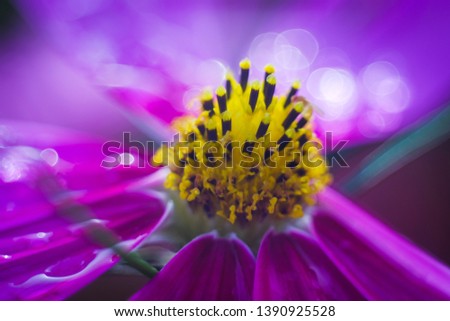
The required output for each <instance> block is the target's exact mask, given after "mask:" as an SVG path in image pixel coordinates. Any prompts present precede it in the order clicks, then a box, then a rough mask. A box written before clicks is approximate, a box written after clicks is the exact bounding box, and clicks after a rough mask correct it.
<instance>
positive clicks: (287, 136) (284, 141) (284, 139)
mask: <svg viewBox="0 0 450 321" xmlns="http://www.w3.org/2000/svg"><path fill="white" fill-rule="evenodd" d="M294 133H295V130H293V129H292V128H290V129H288V130H287V131H286V132H285V133H284V134H283V136H281V138H280V139H279V140H278V142H277V145H278V151H279V152H281V151H283V150H284V149H285V148H286V147H287V146H288V145H289V143H290V142H291V138H292V136H293V135H294Z"/></svg>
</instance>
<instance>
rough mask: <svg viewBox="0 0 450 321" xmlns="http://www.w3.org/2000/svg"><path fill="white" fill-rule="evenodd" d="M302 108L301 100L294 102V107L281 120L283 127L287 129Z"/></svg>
mask: <svg viewBox="0 0 450 321" xmlns="http://www.w3.org/2000/svg"><path fill="white" fill-rule="evenodd" d="M302 110H303V102H299V103H297V104H295V106H294V108H292V109H291V111H290V112H289V114H288V115H287V116H286V118H285V120H284V122H283V128H284V129H288V128H289V126H291V124H292V123H293V122H294V120H295V119H296V118H297V117H298V115H300V113H301V112H302Z"/></svg>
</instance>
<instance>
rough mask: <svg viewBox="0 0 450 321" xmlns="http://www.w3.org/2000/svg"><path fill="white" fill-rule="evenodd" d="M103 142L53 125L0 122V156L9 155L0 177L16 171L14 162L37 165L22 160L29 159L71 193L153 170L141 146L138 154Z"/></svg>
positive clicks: (105, 185)
mask: <svg viewBox="0 0 450 321" xmlns="http://www.w3.org/2000/svg"><path fill="white" fill-rule="evenodd" d="M104 143H105V146H106V144H107V143H108V142H102V141H100V140H98V139H93V138H91V137H87V136H86V135H83V134H80V133H78V132H75V131H70V130H67V129H62V128H58V127H54V126H48V125H41V124H35V123H28V122H7V121H1V122H0V145H1V146H2V147H3V148H2V151H1V153H2V155H9V156H8V159H5V158H4V156H3V157H2V167H1V172H2V173H3V174H2V177H5V175H6V173H7V172H9V173H12V171H13V170H14V169H16V170H19V168H18V166H17V162H21V163H23V162H28V165H27V166H28V167H32V166H35V165H36V162H34V163H30V162H29V160H30V159H29V160H28V161H25V158H30V157H31V158H33V159H34V161H43V162H44V163H46V164H47V165H48V167H49V170H50V171H51V172H53V173H54V174H56V175H58V176H59V178H60V180H61V183H62V184H63V185H64V187H66V188H68V189H72V190H88V189H90V190H92V189H100V188H105V187H109V186H111V185H116V184H125V183H126V182H129V181H132V180H135V179H138V178H142V177H144V176H146V175H149V174H151V173H153V172H154V171H155V170H156V169H155V168H154V167H152V166H151V165H150V156H149V155H151V154H152V152H153V150H147V146H144V145H143V144H142V146H141V148H139V152H138V148H136V147H132V146H129V147H128V146H124V143H123V142H114V144H115V145H111V146H110V147H107V146H106V147H105V146H103V144H104ZM119 143H120V145H118V144H119ZM136 143H138V142H136ZM13 158H14V159H13ZM14 163H16V165H15V166H13V164H14ZM22 172H23V169H22ZM16 174H18V172H17V173H16ZM22 174H24V173H22ZM8 175H11V174H8ZM27 180H28V178H27V177H23V176H22V177H20V178H19V177H17V178H16V179H14V181H15V182H24V181H27ZM3 181H4V180H3ZM11 185H12V184H11Z"/></svg>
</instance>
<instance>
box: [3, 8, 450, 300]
mask: <svg viewBox="0 0 450 321" xmlns="http://www.w3.org/2000/svg"><path fill="white" fill-rule="evenodd" d="M449 16H450V5H449V4H448V2H447V1H434V2H429V1H394V0H392V1H371V2H360V1H337V0H335V1H249V2H246V3H245V4H242V3H240V2H238V1H215V2H211V1H190V2H187V3H183V4H181V3H177V2H172V1H165V2H156V1H106V0H95V1H94V0H92V1H88V0H83V1H81V0H80V1H68V0H64V1H41V0H38V1H33V2H32V3H31V2H30V1H28V2H27V1H17V2H12V1H5V0H4V1H2V2H0V75H1V78H0V119H1V120H15V121H27V122H37V123H42V124H48V125H52V126H53V125H56V126H61V127H64V128H68V129H71V130H75V131H80V132H83V133H86V134H89V135H92V136H95V137H98V138H100V139H104V140H106V139H114V138H118V137H121V135H122V132H124V131H130V132H132V133H133V134H134V135H135V136H134V137H136V138H139V139H146V135H147V134H148V132H147V131H146V129H145V125H144V126H142V123H140V122H139V121H137V122H136V119H133V117H132V116H130V115H132V114H133V112H135V111H136V110H138V111H141V109H145V110H146V111H148V112H149V113H150V114H151V115H153V116H152V118H153V119H156V120H157V121H158V122H160V123H162V124H165V123H168V122H170V119H171V117H170V115H178V114H180V113H182V112H193V111H195V109H196V108H197V106H196V105H195V103H194V102H193V98H194V97H196V95H198V93H199V92H200V91H201V90H202V89H203V88H204V87H205V86H216V85H217V84H219V83H220V82H221V81H223V77H224V75H225V73H226V71H227V69H228V68H231V69H232V70H234V71H236V70H237V66H238V63H239V61H240V60H241V59H242V58H243V57H246V56H247V57H249V58H250V59H251V60H252V76H253V77H261V75H262V73H263V68H264V66H265V65H266V64H267V63H273V64H274V65H275V66H276V67H277V77H278V78H277V79H278V80H279V81H278V82H279V88H278V90H283V89H285V88H287V87H288V86H289V84H290V83H291V82H292V81H293V80H296V79H299V80H300V81H301V82H302V94H304V95H305V96H307V97H308V98H309V99H310V100H311V101H313V102H314V104H315V105H316V106H317V109H318V110H317V117H316V119H317V123H318V124H317V126H318V131H319V132H322V133H323V132H325V131H332V132H333V134H334V137H335V139H343V140H348V143H347V145H346V146H345V150H344V156H345V160H346V161H347V162H348V164H349V167H348V168H339V167H337V166H334V167H332V169H331V170H332V172H333V174H334V176H335V183H334V187H335V188H336V189H338V190H340V191H342V192H343V193H345V194H347V195H348V196H349V197H350V198H352V199H353V200H354V201H355V202H356V203H358V204H359V205H361V206H362V207H364V208H366V209H367V210H368V211H369V212H370V213H372V214H373V215H374V216H376V217H378V218H379V219H380V220H382V221H383V222H385V223H386V224H387V225H389V226H391V227H392V228H393V229H395V230H397V231H398V232H400V233H401V234H403V235H405V236H406V237H407V238H409V239H411V240H412V241H413V242H415V243H416V244H418V245H419V246H420V247H421V248H423V249H424V250H426V251H427V252H429V253H431V254H432V255H433V256H435V257H437V258H438V259H440V260H441V261H443V262H444V263H446V264H447V265H450V251H449V248H450V198H449V196H450V195H449V191H450V189H449V188H450V170H449V164H450V140H449V137H450V136H449V129H450V121H449V111H448V107H447V106H448V104H449V103H450V66H449V63H448V57H450V44H449V42H448V31H449V30H450V21H449V19H448V17H449ZM136 124H138V125H140V127H139V126H138V127H139V128H140V129H137V128H138V127H136V126H135V125H136ZM97 282H102V280H99V281H97ZM126 282H130V281H129V280H127V281H126ZM138 283H139V282H138ZM94 286H95V284H94ZM88 292H89V293H91V292H92V289H90V290H89V291H87V292H86V293H88ZM82 298H83V297H82ZM85 298H86V297H85ZM87 299H89V298H88V297H87Z"/></svg>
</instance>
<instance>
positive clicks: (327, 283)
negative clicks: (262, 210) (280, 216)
mask: <svg viewBox="0 0 450 321" xmlns="http://www.w3.org/2000/svg"><path fill="white" fill-rule="evenodd" d="M253 296H254V299H256V300H361V299H363V297H362V296H361V294H359V292H358V291H357V290H356V289H355V288H354V287H353V286H352V284H351V283H350V282H349V281H348V280H347V279H345V277H344V276H343V275H342V274H341V273H340V272H339V270H338V269H337V268H336V267H335V266H334V264H333V263H332V262H331V260H330V259H329V258H328V257H327V256H326V255H325V253H324V252H323V251H322V250H321V248H320V247H319V245H318V244H317V243H316V241H315V240H314V239H313V238H312V237H310V236H309V235H307V234H305V233H303V232H300V231H294V230H292V231H290V232H288V233H279V234H277V233H275V232H273V231H270V232H268V233H267V234H266V236H265V237H264V239H263V241H262V244H261V247H260V250H259V253H258V258H257V261H256V272H255V287H254V292H253Z"/></svg>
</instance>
